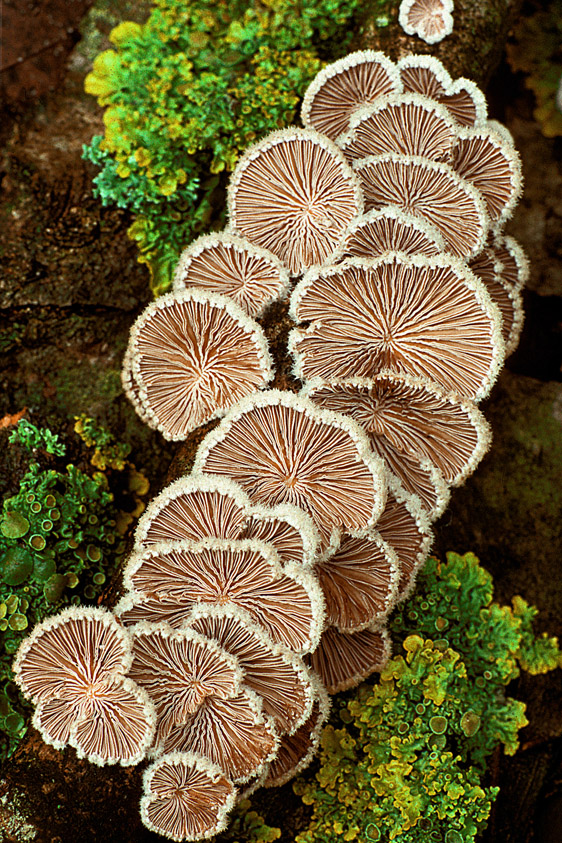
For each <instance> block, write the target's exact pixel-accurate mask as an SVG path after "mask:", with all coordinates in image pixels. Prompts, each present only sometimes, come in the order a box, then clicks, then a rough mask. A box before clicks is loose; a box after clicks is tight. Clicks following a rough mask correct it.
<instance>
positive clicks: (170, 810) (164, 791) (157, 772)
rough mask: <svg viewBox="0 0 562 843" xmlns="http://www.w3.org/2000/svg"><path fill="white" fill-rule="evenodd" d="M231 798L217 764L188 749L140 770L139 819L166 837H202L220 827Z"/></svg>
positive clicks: (223, 825) (230, 789) (230, 787)
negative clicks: (141, 792) (141, 781)
mask: <svg viewBox="0 0 562 843" xmlns="http://www.w3.org/2000/svg"><path fill="white" fill-rule="evenodd" d="M235 801H236V790H235V788H234V785H233V784H232V782H231V781H230V780H229V779H228V778H227V777H226V776H225V774H224V772H223V771H222V770H221V769H220V767H218V766H217V765H216V764H212V763H211V762H210V761H208V760H207V759H206V758H203V757H201V756H199V755H196V754H195V753H192V752H182V753H180V752H174V753H169V754H168V755H163V756H161V757H160V758H158V760H157V761H155V762H154V763H153V764H151V765H150V767H148V768H147V769H146V770H145V772H144V776H143V797H142V799H141V804H140V810H141V819H142V821H143V823H144V825H145V826H146V828H148V829H150V831H155V832H156V833H157V834H161V835H162V836H163V837H167V838H168V839H169V840H176V841H178V843H181V841H184V840H202V839H206V838H207V837H213V836H214V835H215V834H218V833H219V832H220V831H224V829H225V828H226V817H227V815H228V814H229V813H230V811H231V810H232V808H233V807H234V804H235Z"/></svg>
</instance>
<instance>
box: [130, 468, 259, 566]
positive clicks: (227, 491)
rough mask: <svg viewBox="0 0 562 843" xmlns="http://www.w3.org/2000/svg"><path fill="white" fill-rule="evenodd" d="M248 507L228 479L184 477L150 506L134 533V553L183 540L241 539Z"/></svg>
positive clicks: (234, 484)
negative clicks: (162, 543) (164, 543)
mask: <svg viewBox="0 0 562 843" xmlns="http://www.w3.org/2000/svg"><path fill="white" fill-rule="evenodd" d="M250 507H251V503H250V499H249V498H248V496H247V495H246V493H245V492H244V491H243V490H242V489H241V488H240V486H238V484H237V483H234V482H233V481H232V480H230V478H229V477H212V476H210V475H205V474H188V475H185V476H184V477H180V478H179V479H178V480H176V481H175V482H173V483H170V485H169V486H166V488H165V489H163V490H162V492H160V494H159V495H157V496H156V497H155V498H153V499H152V501H151V502H150V503H149V505H148V507H147V508H146V510H145V512H144V513H143V514H142V516H141V518H140V519H139V523H138V525H137V529H136V531H135V549H137V550H138V549H140V548H144V547H148V546H149V545H152V544H157V543H159V542H174V541H182V540H184V539H192V540H193V541H200V540H201V539H205V538H209V537H214V538H221V539H237V538H240V537H241V536H242V534H243V531H244V529H245V526H246V522H247V520H248V514H247V510H248V509H249V508H250Z"/></svg>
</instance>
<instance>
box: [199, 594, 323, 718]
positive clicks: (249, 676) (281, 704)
mask: <svg viewBox="0 0 562 843" xmlns="http://www.w3.org/2000/svg"><path fill="white" fill-rule="evenodd" d="M185 623H186V624H188V625H189V626H190V627H191V628H192V629H194V630H196V631H197V632H200V633H201V634H202V635H206V636H207V637H208V638H212V639H213V640H214V641H217V642H218V644H219V645H220V646H221V647H222V648H223V649H224V650H226V652H227V653H230V654H231V655H233V656H235V657H236V659H237V660H238V662H239V664H240V666H241V668H242V669H243V671H244V682H245V684H246V685H247V687H248V688H251V689H252V691H255V692H256V693H257V694H258V696H259V697H260V698H261V700H262V702H263V707H264V712H265V713H266V714H268V715H269V716H270V717H271V718H272V719H273V721H274V723H275V727H276V729H277V731H278V732H279V734H281V733H283V732H294V731H295V729H297V728H298V727H299V726H300V725H301V724H302V722H303V721H304V720H305V719H306V718H307V717H308V715H309V714H310V709H311V705H312V690H311V685H310V678H309V674H308V671H307V670H306V668H305V666H304V664H303V662H302V661H301V659H299V658H298V657H297V656H295V654H294V653H293V652H292V651H291V650H289V649H288V648H287V647H283V646H282V645H281V644H276V643H275V642H274V641H273V639H271V638H270V637H269V636H268V635H266V633H265V632H264V631H263V630H262V629H260V627H259V626H257V625H256V624H255V623H253V622H252V620H251V618H250V616H249V615H248V614H247V613H246V612H244V611H243V610H242V609H238V608H234V607H232V606H196V607H195V608H194V609H193V610H192V611H191V612H190V614H189V616H188V618H187V620H186V622H185Z"/></svg>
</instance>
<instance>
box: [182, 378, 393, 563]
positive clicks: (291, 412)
mask: <svg viewBox="0 0 562 843" xmlns="http://www.w3.org/2000/svg"><path fill="white" fill-rule="evenodd" d="M195 470H196V471H205V472H207V471H208V472H210V473H212V474H219V475H221V476H222V475H226V476H230V477H232V478H233V479H234V480H236V482H237V483H239V484H240V485H241V486H242V487H243V489H244V490H245V491H246V492H247V493H248V495H249V496H250V498H251V499H252V501H254V502H255V503H260V504H265V505H266V506H271V505H274V504H277V503H281V502H288V503H292V504H295V505H296V506H299V507H300V508H301V509H303V510H304V511H305V512H307V513H308V514H309V515H310V516H311V518H312V519H313V521H314V523H315V525H316V527H317V528H318V530H319V532H320V535H321V538H322V542H323V543H324V547H326V546H327V545H328V543H329V540H330V535H332V536H333V535H334V533H335V534H336V535H337V534H339V532H340V531H341V529H343V528H344V527H345V526H348V527H349V528H350V529H362V528H364V527H368V526H370V525H371V524H374V523H375V522H376V519H377V518H378V516H379V515H380V513H381V512H382V509H383V507H384V499H385V478H384V470H383V467H382V464H381V463H380V462H379V461H378V459H377V458H373V455H372V451H371V449H370V447H369V444H368V442H367V440H366V438H365V436H364V434H363V432H362V431H361V430H360V428H359V427H358V426H356V425H355V423H354V422H353V421H351V420H350V419H346V418H345V417H344V416H341V415H338V414H335V413H329V412H328V413H326V412H325V411H322V410H319V409H318V408H317V407H315V406H314V404H313V403H312V402H311V401H308V400H307V399H305V398H301V397H299V396H296V395H293V394H292V393H288V392H280V391H278V390H270V391H268V392H264V393H262V394H259V395H255V396H253V397H252V398H250V399H248V400H246V401H243V402H240V404H238V406H237V407H236V408H234V409H233V410H232V412H230V413H229V414H228V415H227V416H226V418H225V419H224V421H223V422H222V423H221V424H220V425H219V426H218V427H217V428H216V429H215V430H214V431H212V432H211V433H210V434H208V435H207V437H206V438H205V439H204V440H203V442H202V443H201V445H200V446H199V450H198V452H197V456H196V459H195Z"/></svg>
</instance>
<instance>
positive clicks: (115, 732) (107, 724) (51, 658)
mask: <svg viewBox="0 0 562 843" xmlns="http://www.w3.org/2000/svg"><path fill="white" fill-rule="evenodd" d="M130 663H131V646H130V641H129V637H128V635H127V633H126V632H125V631H124V630H123V629H122V627H121V626H120V625H119V624H118V622H117V621H116V619H115V617H114V616H113V615H112V614H111V613H110V612H107V611H104V610H102V609H92V608H74V607H73V608H70V609H66V610H65V611H63V612H61V613H60V614H59V615H55V616H53V617H52V618H49V619H48V620H46V621H44V622H43V623H42V624H39V626H37V627H35V629H34V630H33V632H32V633H31V635H29V636H28V637H27V638H26V639H25V640H24V641H23V642H22V644H21V646H20V649H19V651H18V654H17V656H16V660H15V662H14V676H15V680H16V682H17V683H18V685H19V686H20V688H21V689H22V691H23V693H24V694H25V696H26V697H28V698H29V699H31V700H32V701H33V702H34V703H35V705H36V706H37V708H36V711H35V715H34V718H33V725H34V726H35V727H36V728H37V729H38V730H39V731H40V732H41V735H42V737H43V740H45V741H46V742H47V743H50V744H52V745H53V746H55V747H56V748H57V749H62V747H63V746H66V745H67V744H70V746H73V747H74V748H75V749H76V751H77V754H78V757H79V758H87V759H88V761H91V762H92V763H95V764H115V763H120V764H122V765H129V764H138V762H139V761H140V760H141V759H142V758H144V756H145V754H146V751H147V749H148V747H149V745H150V744H151V742H152V738H153V735H154V728H155V720H156V717H155V711H154V707H153V705H152V704H151V702H150V700H149V698H148V695H147V694H146V692H145V691H144V690H142V689H141V688H140V687H138V686H137V685H136V684H135V683H134V682H132V681H131V679H128V678H126V673H127V670H128V668H129V666H130Z"/></svg>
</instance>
